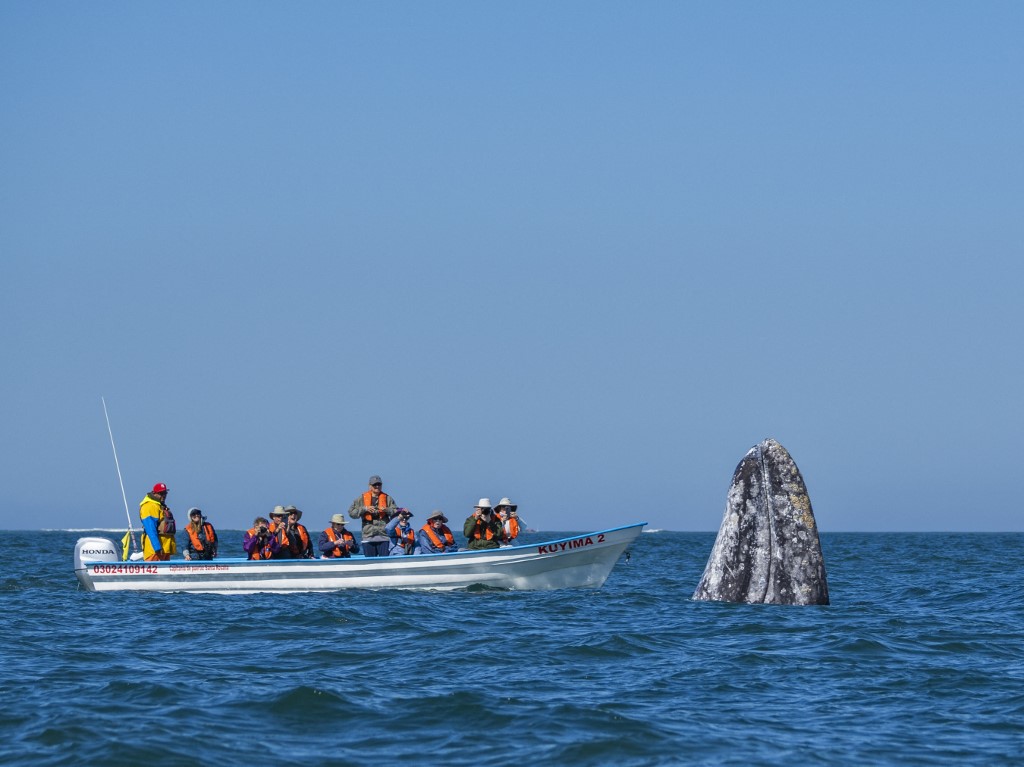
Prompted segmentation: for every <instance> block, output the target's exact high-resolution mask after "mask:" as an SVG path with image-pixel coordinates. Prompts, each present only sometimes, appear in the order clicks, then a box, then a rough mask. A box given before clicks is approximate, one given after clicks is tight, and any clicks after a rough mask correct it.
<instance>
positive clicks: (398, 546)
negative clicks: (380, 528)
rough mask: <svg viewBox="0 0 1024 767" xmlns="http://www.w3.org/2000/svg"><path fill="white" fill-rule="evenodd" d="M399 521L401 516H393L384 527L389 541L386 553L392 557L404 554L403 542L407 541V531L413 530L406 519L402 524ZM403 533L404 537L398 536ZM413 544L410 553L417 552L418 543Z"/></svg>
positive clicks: (418, 549) (418, 548)
mask: <svg viewBox="0 0 1024 767" xmlns="http://www.w3.org/2000/svg"><path fill="white" fill-rule="evenodd" d="M401 523H402V518H401V517H395V518H394V519H392V520H391V521H390V522H388V524H387V527H385V528H384V532H385V533H387V535H388V540H390V541H391V548H390V549H389V550H388V554H390V555H391V556H393V557H400V556H403V555H404V554H405V544H406V543H408V542H409V538H408V536H409V533H410V532H414V531H413V529H412V525H411V524H409V522H408V521H406V523H405V525H404V526H403V525H402V524H401ZM403 535H404V536H405V539H404V540H401V539H400V538H401V536H403ZM413 545H414V548H413V550H412V553H413V554H419V553H420V547H419V544H418V543H417V544H413Z"/></svg>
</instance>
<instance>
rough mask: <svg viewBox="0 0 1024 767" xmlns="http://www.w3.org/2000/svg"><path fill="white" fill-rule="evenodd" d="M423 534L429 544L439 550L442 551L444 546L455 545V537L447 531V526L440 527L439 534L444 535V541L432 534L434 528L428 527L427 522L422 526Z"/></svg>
mask: <svg viewBox="0 0 1024 767" xmlns="http://www.w3.org/2000/svg"><path fill="white" fill-rule="evenodd" d="M423 532H425V533H426V534H427V537H428V538H429V539H430V542H431V543H432V544H434V546H435V547H437V548H439V549H444V547H445V546H454V545H455V536H454V535H452V531H451V530H449V529H448V525H441V534H442V535H444V541H442V540H441V539H440V538H439V537H438V536H437V533H436V532H434V528H433V527H431V526H430V523H429V522H427V524H425V525H424V526H423Z"/></svg>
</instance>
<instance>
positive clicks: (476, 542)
mask: <svg viewBox="0 0 1024 767" xmlns="http://www.w3.org/2000/svg"><path fill="white" fill-rule="evenodd" d="M504 533H505V531H504V529H503V528H502V526H501V520H500V519H498V516H497V515H496V514H494V512H493V509H492V508H491V499H490V498H481V499H480V500H479V501H478V502H477V504H476V506H474V507H473V513H472V514H471V515H470V516H469V517H468V518H467V519H466V523H465V524H464V525H463V526H462V534H463V535H465V536H466V540H467V541H469V545H468V546H467V548H469V549H496V548H498V546H500V545H501V537H502V535H504Z"/></svg>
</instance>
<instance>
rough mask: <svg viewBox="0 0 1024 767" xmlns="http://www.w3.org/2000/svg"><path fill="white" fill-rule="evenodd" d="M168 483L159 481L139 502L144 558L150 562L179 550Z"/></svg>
mask: <svg viewBox="0 0 1024 767" xmlns="http://www.w3.org/2000/svg"><path fill="white" fill-rule="evenodd" d="M166 500H167V485H165V484H164V483H163V482H157V483H156V484H155V485H153V489H152V491H150V492H148V493H146V497H145V498H143V499H142V502H141V503H140V504H139V518H140V519H141V520H142V529H143V530H144V531H145V535H143V536H142V558H143V559H145V560H146V561H149V562H163V561H166V560H168V559H170V558H171V554H174V553H176V552H177V551H178V546H177V544H176V543H175V542H174V533H175V530H176V529H177V528H176V526H175V524H174V515H172V514H171V510H170V509H169V508H168V507H167V504H166V503H165V501H166Z"/></svg>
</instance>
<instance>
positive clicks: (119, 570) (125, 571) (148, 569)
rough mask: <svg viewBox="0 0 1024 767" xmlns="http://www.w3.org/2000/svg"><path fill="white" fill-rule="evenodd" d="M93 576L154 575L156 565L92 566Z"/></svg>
mask: <svg viewBox="0 0 1024 767" xmlns="http://www.w3.org/2000/svg"><path fill="white" fill-rule="evenodd" d="M92 572H93V575H138V574H141V573H155V572H156V565H93V566H92Z"/></svg>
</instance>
